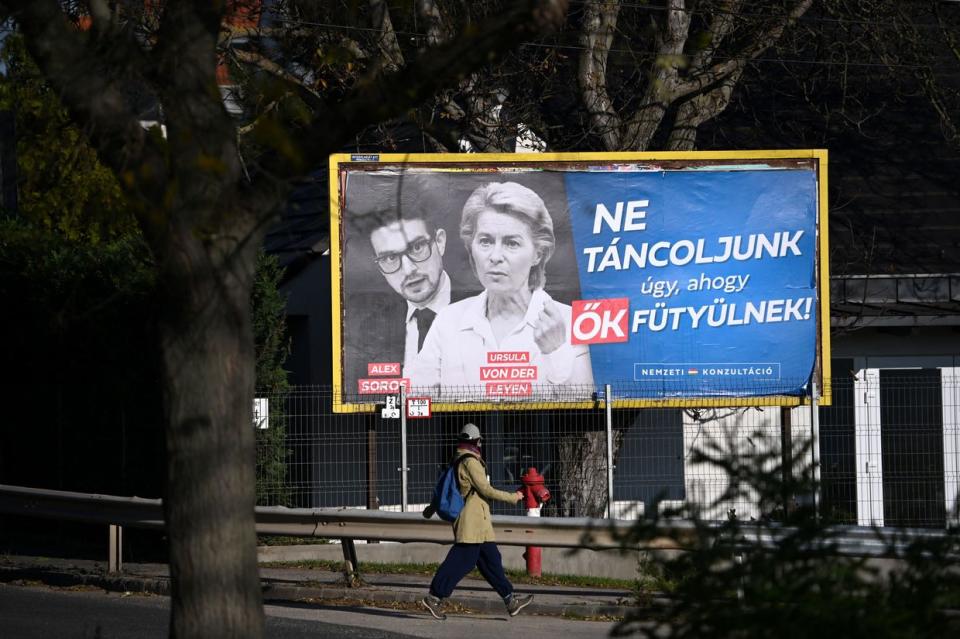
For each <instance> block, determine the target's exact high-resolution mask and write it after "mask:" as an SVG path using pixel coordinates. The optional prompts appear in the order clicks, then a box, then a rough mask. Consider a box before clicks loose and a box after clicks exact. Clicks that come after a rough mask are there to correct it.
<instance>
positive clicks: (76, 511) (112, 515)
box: [0, 484, 670, 549]
mask: <svg viewBox="0 0 960 639" xmlns="http://www.w3.org/2000/svg"><path fill="white" fill-rule="evenodd" d="M0 512H3V513H8V514H13V515H25V516H33V517H44V518H48V519H62V520H70V521H81V522H86V523H99V524H108V525H119V526H130V527H134V528H148V529H162V528H163V526H164V521H163V502H162V501H161V500H159V499H142V498H140V497H117V496H113V495H96V494H88V493H74V492H66V491H58V490H44V489H39V488H26V487H22V486H9V485H4V484H0ZM256 524H257V532H258V533H259V534H264V535H288V536H296V537H319V538H325V539H372V540H380V541H406V542H410V541H423V542H437V543H451V541H452V535H451V532H450V524H449V523H447V522H445V521H442V520H440V519H424V518H423V517H422V516H421V515H420V514H419V513H396V512H384V511H379V510H360V509H350V508H283V507H278V506H269V507H268V506H258V507H257V508H256ZM631 525H632V524H631V522H628V521H618V520H607V519H587V518H559V517H543V518H536V517H510V516H501V515H496V516H494V517H493V527H494V532H495V534H496V536H497V543H499V544H504V545H516V546H544V547H548V546H550V547H561V548H591V549H603V548H619V547H620V541H619V537H621V536H622V535H624V534H626V533H627V532H628V531H629V529H630V527H631ZM659 543H660V544H669V543H670V541H669V540H667V539H666V538H664V539H663V540H661V541H660V542H659ZM651 547H665V546H661V545H658V542H654V543H653V544H651Z"/></svg>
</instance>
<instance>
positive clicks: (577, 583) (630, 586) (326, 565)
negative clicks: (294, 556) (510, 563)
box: [260, 559, 637, 590]
mask: <svg viewBox="0 0 960 639" xmlns="http://www.w3.org/2000/svg"><path fill="white" fill-rule="evenodd" d="M260 565H261V566H263V567H266V568H301V569H306V570H324V571H327V572H340V571H342V570H343V562H341V561H334V560H332V559H308V560H304V561H271V562H267V563H262V564H260ZM438 567H439V564H402V563H373V562H360V574H368V575H421V576H426V577H429V576H432V575H433V574H434V573H435V572H436V571H437V568H438ZM506 573H507V576H508V577H509V578H510V581H512V582H513V583H516V584H538V585H542V586H573V587H580V588H604V589H609V590H635V589H636V587H637V582H636V581H635V580H630V579H611V578H608V577H586V576H580V575H554V574H549V573H547V574H544V575H543V576H542V577H530V576H528V575H527V573H526V572H525V571H523V570H507V571H506ZM467 576H468V577H473V578H475V579H483V577H482V576H481V575H480V573H479V572H478V571H477V570H473V571H472V572H470V574H469V575H467Z"/></svg>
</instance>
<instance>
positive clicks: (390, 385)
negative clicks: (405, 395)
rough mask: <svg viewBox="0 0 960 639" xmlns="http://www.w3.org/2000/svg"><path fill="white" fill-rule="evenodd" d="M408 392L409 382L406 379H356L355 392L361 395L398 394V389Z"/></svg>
mask: <svg viewBox="0 0 960 639" xmlns="http://www.w3.org/2000/svg"><path fill="white" fill-rule="evenodd" d="M401 388H402V389H403V390H405V391H406V390H409V389H410V380H409V379H407V378H406V377H402V378H391V379H383V378H380V379H377V378H374V379H358V380H357V392H358V393H359V394H361V395H379V394H382V393H399V392H400V389H401Z"/></svg>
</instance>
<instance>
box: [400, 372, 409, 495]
mask: <svg viewBox="0 0 960 639" xmlns="http://www.w3.org/2000/svg"><path fill="white" fill-rule="evenodd" d="M409 470H410V469H409V468H407V397H406V393H405V392H404V388H403V387H402V386H401V387H400V512H404V513H405V512H407V471H409Z"/></svg>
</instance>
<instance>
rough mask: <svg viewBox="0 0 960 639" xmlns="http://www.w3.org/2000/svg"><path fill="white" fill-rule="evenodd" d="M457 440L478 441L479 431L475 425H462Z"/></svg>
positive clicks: (468, 423)
mask: <svg viewBox="0 0 960 639" xmlns="http://www.w3.org/2000/svg"><path fill="white" fill-rule="evenodd" d="M459 438H460V440H461V441H473V440H475V439H480V429H479V428H477V426H476V424H471V423H470V422H467V423H466V424H464V425H463V428H461V429H460V435H459Z"/></svg>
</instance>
